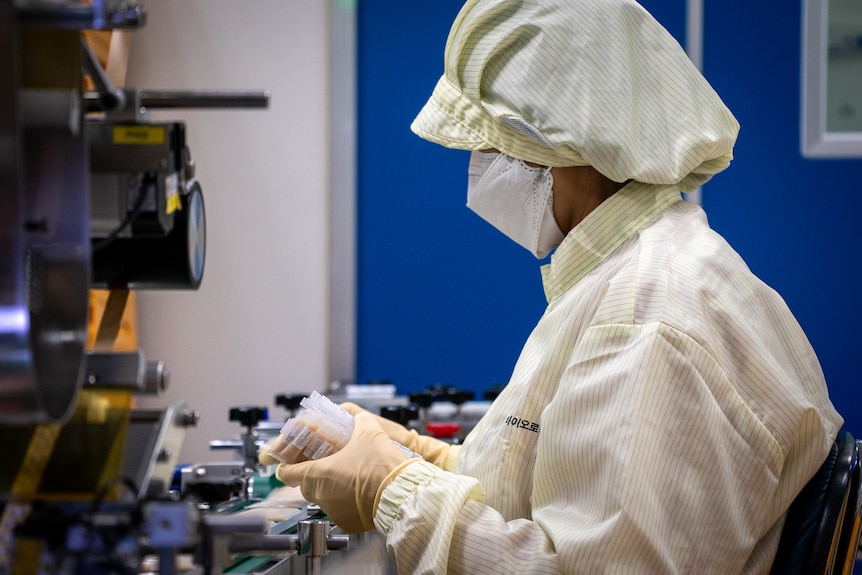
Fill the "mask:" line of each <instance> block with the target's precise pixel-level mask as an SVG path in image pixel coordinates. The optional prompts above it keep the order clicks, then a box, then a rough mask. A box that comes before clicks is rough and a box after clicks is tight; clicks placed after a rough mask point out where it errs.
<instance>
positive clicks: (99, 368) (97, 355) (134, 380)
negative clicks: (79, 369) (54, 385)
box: [84, 350, 170, 395]
mask: <svg viewBox="0 0 862 575" xmlns="http://www.w3.org/2000/svg"><path fill="white" fill-rule="evenodd" d="M169 381H170V375H169V373H168V371H167V369H165V364H164V363H163V362H161V361H149V362H148V361H146V359H145V358H144V352H143V351H141V350H138V351H131V352H108V353H105V352H96V351H88V352H87V353H86V362H85V377H84V386H85V387H87V388H101V389H128V390H130V391H132V392H134V393H136V394H146V395H158V394H160V393H161V392H162V391H164V390H165V389H167V387H168V382H169Z"/></svg>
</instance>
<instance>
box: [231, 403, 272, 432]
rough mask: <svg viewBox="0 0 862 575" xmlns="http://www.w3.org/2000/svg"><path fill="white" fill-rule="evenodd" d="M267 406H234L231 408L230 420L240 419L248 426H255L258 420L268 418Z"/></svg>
mask: <svg viewBox="0 0 862 575" xmlns="http://www.w3.org/2000/svg"><path fill="white" fill-rule="evenodd" d="M266 416H267V413H266V408H265V407H234V408H231V410H230V420H231V421H238V422H240V424H242V425H244V426H246V427H249V428H250V427H254V426H255V425H257V422H258V421H263V420H264V419H266Z"/></svg>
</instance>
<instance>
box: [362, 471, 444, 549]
mask: <svg viewBox="0 0 862 575" xmlns="http://www.w3.org/2000/svg"><path fill="white" fill-rule="evenodd" d="M441 473H443V470H442V469H440V468H439V467H437V466H436V465H434V464H433V463H428V462H427V461H424V460H422V459H419V458H415V459H408V460H407V461H405V462H404V463H402V464H400V465H399V466H398V467H396V468H395V469H394V470H392V472H391V473H389V475H387V476H386V479H384V480H383V483H381V484H380V488H379V489H378V490H377V496H376V497H375V498H374V525H375V527H377V529H378V530H379V531H381V532H382V533H383V534H384V535H388V534H389V531H390V530H391V529H392V524H393V523H395V520H396V519H397V518H398V514H399V513H400V510H401V505H402V504H403V503H404V501H405V500H406V499H407V498H408V497H410V496H411V495H413V494H414V493H415V492H416V490H417V489H418V488H419V487H420V486H421V485H423V484H425V483H427V482H428V481H430V480H431V479H433V478H434V477H436V476H437V475H440V474H441Z"/></svg>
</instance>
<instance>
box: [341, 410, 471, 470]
mask: <svg viewBox="0 0 862 575" xmlns="http://www.w3.org/2000/svg"><path fill="white" fill-rule="evenodd" d="M339 407H340V408H341V409H343V410H344V411H346V412H348V413H350V414H351V415H354V416H355V415H356V414H358V413H368V414H369V415H371V416H372V417H374V418H375V420H376V421H377V424H378V425H380V427H382V428H383V430H384V431H385V432H386V433H387V434H389V437H390V438H392V441H397V442H398V443H400V444H401V445H403V446H404V447H406V448H407V449H409V450H410V451H413V452H415V453H418V454H419V455H421V456H422V458H423V459H424V460H425V461H427V462H429V463H433V464H434V465H436V466H437V467H439V468H441V469H443V470H444V471H452V469H453V468H454V467H455V459H456V457H457V456H458V450H459V448H460V446H457V445H452V444H450V443H446V442H445V441H440V440H439V439H437V438H434V437H431V436H429V435H419V434H418V433H416V430H414V429H407V428H406V427H404V426H403V425H401V424H399V423H395V422H394V421H390V420H388V419H386V418H384V417H380V416H379V415H374V414H373V413H370V412H368V411H366V410H364V409H362V408H361V407H359V406H358V405H356V404H355V403H350V402H346V403H342V404H341V405H339Z"/></svg>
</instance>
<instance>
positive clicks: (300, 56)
mask: <svg viewBox="0 0 862 575" xmlns="http://www.w3.org/2000/svg"><path fill="white" fill-rule="evenodd" d="M144 5H145V6H146V9H147V12H148V14H149V16H148V21H147V25H146V26H145V27H144V28H143V29H141V30H139V31H136V32H134V36H133V40H132V45H131V54H130V60H129V72H128V77H127V82H126V84H127V86H136V87H141V88H153V89H159V88H160V89H189V90H191V89H197V90H261V89H265V90H269V91H270V92H271V94H272V96H271V101H270V107H269V109H268V110H171V111H165V112H160V113H158V114H154V117H157V118H159V119H180V120H184V121H185V122H186V125H187V140H188V143H189V146H190V149H191V153H192V157H193V159H194V160H195V161H196V163H197V176H198V179H199V180H200V182H201V185H202V188H203V195H204V201H205V204H206V223H207V254H206V268H205V271H204V278H203V283H202V285H201V288H200V289H199V290H198V291H188V292H181V291H165V292H138V320H139V325H140V331H139V338H140V347H141V349H143V350H144V352H145V353H146V356H147V358H148V359H150V360H162V361H164V362H165V364H166V367H167V368H168V370H169V371H170V372H171V383H170V388H169V389H168V390H167V392H165V393H163V394H162V395H161V396H160V397H159V398H156V399H144V400H142V402H141V403H142V405H145V406H147V405H157V406H161V405H166V404H168V403H170V402H172V401H174V400H176V399H180V398H182V399H186V400H187V401H188V402H189V404H190V407H192V408H194V409H197V410H199V411H200V412H201V415H202V417H201V421H200V423H199V425H198V428H197V429H196V430H190V431H189V432H188V433H187V435H186V441H185V448H184V450H183V454H182V456H181V460H182V461H215V460H223V459H227V458H231V457H232V456H231V455H230V454H227V453H224V452H212V451H210V450H209V448H208V442H209V440H210V439H227V438H230V437H233V436H235V435H236V434H237V433H238V432H239V431H240V427H239V426H238V424H236V423H233V422H229V421H228V412H229V409H230V408H231V407H235V406H242V405H261V406H266V407H270V411H271V413H272V414H273V415H274V416H275V417H276V418H282V417H283V416H284V412H283V410H282V409H281V408H274V407H273V398H274V396H275V394H277V393H282V392H308V391H310V390H313V389H318V390H322V389H323V388H324V387H325V385H326V384H327V383H328V381H329V378H330V377H331V375H332V374H330V373H329V367H328V366H329V362H330V358H329V356H328V354H329V349H328V340H329V335H328V330H329V327H328V325H329V324H328V322H329V317H328V314H327V309H328V306H329V303H330V302H329V290H330V286H329V275H328V274H329V249H328V242H329V232H328V218H329V217H330V216H329V201H330V200H329V197H328V194H329V192H328V187H329V186H328V178H329V177H330V176H329V172H328V170H329V167H328V165H329V162H328V154H329V141H328V139H329V121H328V118H329V108H328V106H329V96H328V94H329V85H328V81H329V78H328V63H327V59H328V58H329V52H328V50H329V48H328V45H329V23H328V19H329V15H328V3H327V2H319V1H314V2H308V1H301V0H256V1H253V2H242V1H240V0H182V1H177V0H147V1H146V2H145V3H144Z"/></svg>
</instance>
